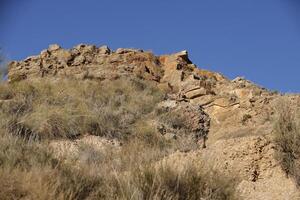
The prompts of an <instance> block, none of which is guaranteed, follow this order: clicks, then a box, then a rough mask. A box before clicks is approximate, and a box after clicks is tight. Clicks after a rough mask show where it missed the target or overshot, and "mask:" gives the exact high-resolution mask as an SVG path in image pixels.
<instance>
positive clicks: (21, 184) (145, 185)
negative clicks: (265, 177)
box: [0, 79, 235, 200]
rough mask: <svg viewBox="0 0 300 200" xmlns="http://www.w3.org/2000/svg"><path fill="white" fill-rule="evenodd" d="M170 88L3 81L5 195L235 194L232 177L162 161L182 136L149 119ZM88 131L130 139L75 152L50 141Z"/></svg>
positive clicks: (1, 187)
mask: <svg viewBox="0 0 300 200" xmlns="http://www.w3.org/2000/svg"><path fill="white" fill-rule="evenodd" d="M164 96H165V95H164V93H163V92H162V91H159V90H158V89H156V87H155V86H154V85H153V83H149V82H144V81H141V80H127V79H126V80H125V79H119V80H114V81H107V82H96V81H89V80H85V81H82V82H78V81H75V80H65V81H57V82H51V83H50V82H25V81H24V82H20V83H15V84H10V85H8V84H1V85H0V134H1V135H0V180H1V182H0V191H1V193H0V199H4V200H5V199H149V200H150V199H151V200H152V199H157V200H160V199H178V200H181V199H182V200H183V199H201V198H203V199H208V200H209V199H220V200H223V199H234V198H235V197H234V191H233V190H234V189H233V188H234V182H233V181H232V180H229V179H227V178H225V177H222V176H221V175H217V174H215V173H210V172H209V171H207V170H205V169H204V168H203V167H201V166H198V165H195V164H193V163H185V165H184V167H183V169H181V170H179V169H176V168H174V167H173V165H171V164H170V163H165V164H164V163H163V162H161V160H162V159H163V158H165V157H167V156H168V155H169V154H170V152H171V151H174V149H176V147H174V145H175V144H174V143H173V142H172V141H169V140H167V139H165V138H164V137H163V136H162V135H160V134H158V133H157V131H156V130H155V129H154V128H153V127H151V126H149V125H148V124H147V123H145V119H147V118H149V117H151V116H153V115H154V113H155V112H154V109H155V105H156V104H157V103H158V102H160V101H162V100H163V98H164ZM175 121H176V120H175ZM178 123H179V122H178ZM177 125H178V124H176V126H177ZM86 134H92V135H96V136H101V137H106V138H111V139H112V138H113V139H117V140H119V141H122V144H123V145H122V146H121V147H119V148H114V147H111V148H109V147H107V148H106V149H105V150H102V151H100V150H97V149H95V148H94V147H93V146H89V145H82V146H81V147H80V150H79V153H78V155H77V156H76V157H75V158H69V157H67V156H62V157H58V156H56V155H55V153H54V152H53V150H52V149H50V147H49V142H51V140H72V139H74V138H80V137H82V136H83V135H86Z"/></svg>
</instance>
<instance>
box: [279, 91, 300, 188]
mask: <svg viewBox="0 0 300 200" xmlns="http://www.w3.org/2000/svg"><path fill="white" fill-rule="evenodd" d="M299 108H300V107H299V105H297V103H295V102H294V103H292V101H291V100H289V99H287V98H284V97H282V98H281V99H280V100H279V101H278V103H277V106H276V110H277V115H278V117H277V120H276V123H275V126H274V133H275V135H274V137H275V142H276V144H277V153H276V158H277V159H278V160H279V162H280V164H281V166H282V169H283V170H284V171H285V172H286V174H287V175H290V176H292V177H294V178H295V180H296V182H297V184H298V185H300V162H299V158H300V109H299Z"/></svg>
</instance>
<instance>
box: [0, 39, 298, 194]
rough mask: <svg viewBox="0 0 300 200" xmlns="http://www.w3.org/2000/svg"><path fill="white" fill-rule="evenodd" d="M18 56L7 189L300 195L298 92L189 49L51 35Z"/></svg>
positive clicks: (5, 160)
mask: <svg viewBox="0 0 300 200" xmlns="http://www.w3.org/2000/svg"><path fill="white" fill-rule="evenodd" d="M8 67H9V69H8V71H9V72H8V83H2V84H1V85H0V115H1V121H0V128H1V129H0V132H1V134H2V139H1V141H0V143H1V145H0V146H1V149H0V169H1V171H0V177H1V180H3V181H2V183H0V190H1V191H3V192H2V193H3V194H0V199H261V200H262V199H264V200H266V199H272V200H273V199H278V200H281V199H298V198H299V197H300V196H299V191H298V188H297V186H298V185H299V183H300V178H299V177H300V176H299V175H300V172H298V171H300V170H297V169H298V167H300V164H299V160H298V158H299V156H300V151H299V150H298V146H299V144H300V137H299V129H298V127H300V124H299V123H300V120H299V114H300V112H299V106H300V96H299V95H297V94H295V95H283V94H279V93H277V92H272V91H269V90H267V89H265V88H262V87H260V86H258V85H256V84H254V83H252V82H251V81H248V80H245V79H244V78H241V77H237V78H236V79H234V80H229V79H227V78H226V77H224V76H223V75H221V74H219V73H215V72H211V71H207V70H203V69H201V68H199V67H197V66H196V65H195V64H193V63H192V61H191V60H190V59H189V58H188V53H187V51H181V52H178V53H175V54H171V55H161V56H156V55H154V54H153V53H152V52H147V51H143V50H138V49H125V48H120V49H117V50H116V51H112V50H110V49H109V48H108V47H107V46H102V47H99V48H98V47H96V46H93V45H84V44H81V45H78V46H76V47H74V48H72V49H63V48H61V47H60V46H59V45H50V46H49V48H48V49H46V50H43V51H42V52H41V53H40V55H37V56H31V57H28V58H27V59H25V60H23V61H13V62H11V63H10V64H9V66H8ZM1 195H2V196H1Z"/></svg>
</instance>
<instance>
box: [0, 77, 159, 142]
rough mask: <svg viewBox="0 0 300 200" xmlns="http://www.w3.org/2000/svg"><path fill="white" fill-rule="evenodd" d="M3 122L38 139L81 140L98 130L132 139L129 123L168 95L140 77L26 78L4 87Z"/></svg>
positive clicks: (0, 91) (15, 131)
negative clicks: (110, 79)
mask: <svg viewBox="0 0 300 200" xmlns="http://www.w3.org/2000/svg"><path fill="white" fill-rule="evenodd" d="M0 94H1V95H0V99H2V100H7V99H12V100H11V101H9V102H8V103H4V104H2V106H1V107H0V111H1V118H2V119H5V120H2V121H1V122H0V123H1V124H0V125H2V126H4V127H6V129H7V130H8V132H10V133H12V134H15V135H20V136H23V137H26V138H27V137H34V138H40V139H44V138H50V139H51V138H70V139H72V138H76V137H78V136H80V135H82V134H86V133H88V134H93V135H98V136H106V137H111V138H121V137H126V134H128V133H129V128H130V127H129V126H131V125H132V124H134V123H135V122H136V121H137V120H138V119H140V118H141V117H142V116H144V115H146V114H148V113H150V112H151V111H152V110H153V108H154V106H155V105H156V103H157V102H158V101H161V99H162V98H163V94H162V93H161V92H160V91H159V90H157V89H155V87H154V86H153V85H152V84H150V83H146V82H141V81H139V80H116V81H114V82H113V83H111V82H106V83H103V84H100V83H98V82H92V81H88V80H87V81H84V82H78V81H75V80H74V81H70V80H68V81H61V82H56V83H49V82H46V83H42V82H35V83H32V82H22V83H15V84H14V85H5V84H3V85H1V86H0Z"/></svg>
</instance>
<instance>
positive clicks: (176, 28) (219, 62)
mask: <svg viewBox="0 0 300 200" xmlns="http://www.w3.org/2000/svg"><path fill="white" fill-rule="evenodd" d="M20 2H21V3H20ZM298 2H299V1H298ZM0 6H1V7H0V9H1V10H0V29H1V30H0V46H1V47H2V48H3V49H4V52H5V54H6V55H7V57H8V58H9V59H12V60H20V59H23V58H25V57H27V56H29V55H33V54H38V53H39V52H40V51H41V50H42V49H45V48H47V46H48V45H49V44H51V43H58V44H60V45H61V46H63V47H65V48H70V47H72V46H74V45H76V44H78V43H91V44H96V45H103V44H107V45H108V46H110V47H111V48H112V49H116V48H118V47H136V48H142V49H146V50H152V51H153V52H154V53H155V54H158V55H159V54H166V53H172V52H176V51H180V50H183V49H186V50H188V51H189V53H190V58H191V60H192V61H193V62H194V63H195V64H197V65H198V66H199V67H200V68H204V69H208V70H213V71H217V72H221V73H222V74H224V75H225V76H227V77H228V78H234V77H236V76H244V77H246V78H247V79H250V80H252V81H254V82H256V83H258V84H260V85H262V86H264V87H266V88H269V89H274V90H279V91H281V92H300V76H299V75H300V14H298V13H300V3H297V0H244V1H241V0H226V1H224V0H189V1H183V0H181V1H179V0H152V1H151V0H127V1H125V0H106V1H104V0H51V1H49V0H23V1H16V0H6V1H5V0H0Z"/></svg>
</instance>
